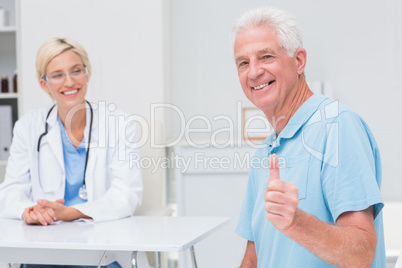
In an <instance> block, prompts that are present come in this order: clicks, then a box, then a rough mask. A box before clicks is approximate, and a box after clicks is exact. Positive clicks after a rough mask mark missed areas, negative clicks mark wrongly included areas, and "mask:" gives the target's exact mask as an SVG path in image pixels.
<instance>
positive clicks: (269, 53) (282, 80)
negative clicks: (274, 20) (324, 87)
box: [234, 26, 305, 115]
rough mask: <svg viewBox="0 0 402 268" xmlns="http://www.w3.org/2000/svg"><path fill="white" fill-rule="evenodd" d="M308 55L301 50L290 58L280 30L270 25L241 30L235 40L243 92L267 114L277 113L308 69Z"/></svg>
mask: <svg viewBox="0 0 402 268" xmlns="http://www.w3.org/2000/svg"><path fill="white" fill-rule="evenodd" d="M300 53H301V54H300ZM300 56H302V59H301V58H300ZM304 56H305V50H304V49H297V50H296V52H295V53H294V56H293V57H289V56H288V54H287V53H286V50H285V49H284V48H282V47H281V46H280V45H279V44H278V39H277V34H276V31H275V30H274V29H273V28H271V27H267V26H257V27H248V28H246V29H244V30H242V31H240V32H239V33H238V34H237V36H236V39H235V43H234V57H235V61H236V67H237V71H238V76H239V80H240V84H241V86H242V89H243V92H244V94H245V95H246V97H247V98H248V99H249V100H250V101H251V102H252V103H253V104H254V105H256V106H257V107H258V108H260V109H261V110H262V111H263V112H264V113H265V114H266V115H267V112H268V113H269V114H275V112H276V110H280V109H283V108H284V107H286V106H287V104H288V102H289V101H291V98H292V96H293V95H294V94H295V91H296V90H297V81H298V76H299V75H300V74H302V73H303V71H304V64H305V59H304V58H303V57H304Z"/></svg>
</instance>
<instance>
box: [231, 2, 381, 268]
mask: <svg viewBox="0 0 402 268" xmlns="http://www.w3.org/2000/svg"><path fill="white" fill-rule="evenodd" d="M233 41H234V58H235V63H236V67H237V71H238V77H239V80H240V84H241V87H242V89H243V92H244V94H245V95H246V97H247V98H248V99H249V100H250V101H251V102H252V103H253V104H254V105H256V106H257V107H258V108H259V109H260V110H262V111H263V112H264V114H265V116H266V117H267V119H268V121H269V122H270V124H271V125H272V127H273V129H274V133H273V134H272V135H271V136H269V137H268V138H267V139H266V140H265V141H264V142H263V143H262V146H261V148H259V149H258V150H257V152H256V154H255V158H254V159H253V163H254V164H253V165H252V168H251V170H250V173H249V181H248V186H247V191H246V196H245V198H244V201H243V206H242V210H241V213H240V217H239V221H238V225H237V228H236V233H237V234H238V235H240V236H241V237H243V238H245V239H246V240H247V246H246V252H245V255H244V258H243V261H242V263H241V266H240V267H241V268H251V267H260V268H268V267H270V268H278V267H298V268H300V267H306V268H324V267H373V268H383V267H385V248H384V234H383V223H382V208H383V206H384V205H383V201H382V197H381V194H380V185H381V160H380V154H379V149H378V146H377V144H376V141H375V139H374V137H373V134H372V133H371V131H370V129H369V127H368V126H367V124H366V123H365V122H364V121H363V119H362V118H361V117H360V116H359V115H357V114H356V113H355V112H354V111H352V110H351V109H350V108H349V107H347V106H345V105H343V104H340V103H339V102H337V101H334V100H331V99H329V98H327V97H325V96H323V95H320V94H313V92H312V91H310V89H309V86H308V84H307V83H306V80H305V75H304V69H305V66H306V61H307V53H306V50H305V49H304V48H303V45H302V39H301V35H300V31H299V29H298V26H297V24H296V22H295V20H294V18H293V17H292V16H291V15H290V14H288V13H287V12H285V11H282V10H278V9H274V8H259V9H254V10H251V11H249V12H247V13H245V14H244V15H243V16H242V17H241V18H240V19H239V20H238V21H237V22H236V24H235V26H234V28H233ZM257 160H258V161H257Z"/></svg>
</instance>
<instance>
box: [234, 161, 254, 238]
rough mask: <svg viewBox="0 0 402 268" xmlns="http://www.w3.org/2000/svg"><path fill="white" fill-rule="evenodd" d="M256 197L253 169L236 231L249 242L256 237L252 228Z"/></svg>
mask: <svg viewBox="0 0 402 268" xmlns="http://www.w3.org/2000/svg"><path fill="white" fill-rule="evenodd" d="M256 196H257V191H256V188H255V183H254V172H253V169H251V170H250V173H249V179H248V184H247V191H246V196H245V197H244V200H243V205H242V208H241V211H240V217H239V221H238V223H237V227H236V230H235V232H236V234H238V235H239V236H241V237H243V238H245V239H247V240H249V241H254V235H253V232H252V228H251V220H252V216H253V210H254V206H255V200H256Z"/></svg>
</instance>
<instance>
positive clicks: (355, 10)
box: [168, 0, 402, 201]
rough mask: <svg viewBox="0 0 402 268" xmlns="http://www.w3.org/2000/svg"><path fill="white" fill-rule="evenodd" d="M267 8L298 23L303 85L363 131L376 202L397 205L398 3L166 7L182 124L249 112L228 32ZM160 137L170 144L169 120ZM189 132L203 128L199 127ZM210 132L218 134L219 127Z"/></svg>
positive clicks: (211, 1) (401, 56) (401, 99)
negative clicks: (368, 136)
mask: <svg viewBox="0 0 402 268" xmlns="http://www.w3.org/2000/svg"><path fill="white" fill-rule="evenodd" d="M266 5H272V6H275V7H278V8H283V9H285V10H287V11H289V12H290V13H291V14H293V15H294V16H295V17H296V18H297V19H298V21H299V23H300V27H301V30H302V35H303V38H304V45H305V48H306V49H307V53H308V63H307V68H306V75H307V78H308V80H309V81H315V80H321V81H326V82H329V83H330V84H331V85H332V88H333V90H334V97H335V98H336V99H339V100H340V101H341V102H343V103H345V104H347V105H349V106H350V107H352V108H353V109H354V110H356V111H357V112H358V113H359V114H360V115H361V116H362V117H363V118H364V119H365V120H366V122H367V123H368V124H369V126H370V127H371V129H372V131H373V133H374V135H375V137H376V139H377V142H378V144H379V147H380V150H381V153H382V161H383V184H382V186H383V188H382V191H383V196H384V199H385V200H387V201H391V200H399V201H401V200H402V195H401V194H400V192H401V191H402V179H401V176H402V172H401V171H400V163H401V162H402V156H401V153H400V152H401V151H402V139H401V138H399V136H401V134H402V108H401V107H402V106H401V103H402V75H401V72H402V66H401V62H402V53H401V50H400V48H401V45H402V17H401V16H400V14H402V4H401V3H400V1H398V0H384V1H365V0H356V1H348V0H339V1H329V0H326V1H322V0H320V1H319V0H316V1H313V0H308V1H307V0H305V1H298V0H287V1H283V0H270V1H266V0H265V1H260V0H249V1H232V0H220V1H215V0H204V1H186V0H171V7H170V9H171V13H170V14H171V29H170V30H171V33H172V34H171V43H170V47H171V48H170V49H171V68H170V70H168V71H169V72H170V74H171V81H170V84H169V87H170V89H171V95H170V101H171V103H173V104H175V105H176V106H178V107H180V109H181V110H182V112H183V114H184V115H185V117H186V119H188V118H191V117H192V116H194V115H205V116H207V117H208V118H210V119H212V118H213V117H214V116H217V115H227V116H229V117H231V118H232V119H233V120H234V121H235V123H236V124H238V123H240V122H237V119H236V118H237V113H238V111H237V105H236V103H237V102H238V101H240V102H242V103H243V106H251V104H250V102H249V101H248V100H246V99H245V97H244V96H243V93H242V90H241V87H240V85H239V82H238V78H237V73H236V69H235V66H234V62H233V59H232V50H231V47H230V32H231V27H232V25H233V23H234V21H235V19H236V18H237V17H239V16H240V15H241V14H243V13H244V12H245V11H246V10H248V9H250V8H254V7H259V6H266ZM170 119H171V120H172V124H171V128H170V129H168V134H169V135H170V136H171V137H177V136H178V134H177V133H178V132H177V131H178V129H179V128H180V124H179V123H180V122H179V120H178V116H177V115H173V116H171V118H170ZM192 126H193V127H194V128H195V127H199V128H204V127H205V124H203V122H202V121H201V120H198V121H195V122H194V123H193V125H192ZM213 127H214V128H215V129H219V128H222V127H225V125H224V123H223V121H220V122H215V123H214V125H213Z"/></svg>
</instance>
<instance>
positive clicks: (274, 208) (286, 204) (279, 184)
mask: <svg viewBox="0 0 402 268" xmlns="http://www.w3.org/2000/svg"><path fill="white" fill-rule="evenodd" d="M264 197H265V210H266V211H267V219H268V220H269V221H270V222H271V223H272V225H273V226H275V228H277V229H279V230H284V229H287V228H289V227H290V226H291V225H292V224H293V223H294V219H295V216H296V211H297V205H298V204H299V197H298V190H297V187H296V185H294V184H293V183H289V182H285V181H282V180H281V179H280V175H279V167H278V156H277V155H275V154H272V155H270V157H269V179H268V186H267V190H266V191H265V196H264Z"/></svg>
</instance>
